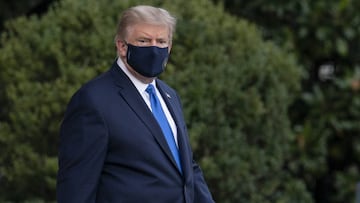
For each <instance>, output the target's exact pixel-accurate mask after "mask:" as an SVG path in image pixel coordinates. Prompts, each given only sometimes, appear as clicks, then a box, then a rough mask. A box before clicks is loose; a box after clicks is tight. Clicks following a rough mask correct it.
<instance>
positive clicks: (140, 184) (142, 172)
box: [57, 63, 214, 203]
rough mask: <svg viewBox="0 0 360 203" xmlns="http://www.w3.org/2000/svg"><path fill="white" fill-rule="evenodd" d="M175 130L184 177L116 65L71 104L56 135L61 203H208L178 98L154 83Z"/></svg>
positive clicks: (210, 200) (75, 95) (163, 140)
mask: <svg viewBox="0 0 360 203" xmlns="http://www.w3.org/2000/svg"><path fill="white" fill-rule="evenodd" d="M156 84H157V88H158V89H159V91H160V92H161V94H162V97H163V99H164V100H165V102H166V104H167V106H168V108H169V111H170V112H171V115H172V117H173V118H174V121H175V123H176V126H177V134H178V143H179V152H180V156H181V163H182V167H183V168H182V170H183V174H181V173H180V172H179V170H178V169H177V167H176V163H175V160H174V159H173V158H172V155H171V152H170V149H169V147H168V145H167V143H166V140H165V138H164V136H163V134H162V131H161V128H160V127H159V125H158V124H157V122H156V120H155V118H154V117H153V115H152V113H151V111H150V109H149V108H148V106H147V105H146V103H145V102H144V100H143V98H142V97H141V95H140V94H139V93H138V91H137V89H136V87H135V86H134V85H133V83H132V82H131V81H130V79H129V78H128V77H127V76H126V74H125V73H124V72H123V71H122V70H121V68H120V67H119V66H118V65H117V63H114V64H113V66H112V67H111V69H110V70H109V71H107V72H105V73H104V74H102V75H100V76H98V77H96V78H95V79H93V80H91V81H90V82H88V83H87V84H85V85H83V86H82V87H81V88H80V89H79V90H78V91H77V92H76V93H75V94H74V96H73V97H72V98H71V100H70V102H69V104H68V107H67V110H66V113H65V116H64V120H63V122H62V125H61V129H60V144H59V171H58V177H57V200H58V202H59V203H82V202H84V203H95V202H97V203H107V202H114V203H147V202H154V203H210V202H214V201H213V199H212V197H211V194H210V192H209V190H208V187H207V185H206V183H205V181H204V178H203V174H202V172H201V169H200V167H199V166H198V165H197V164H196V163H195V162H194V161H193V156H192V150H191V148H190V143H189V139H188V133H187V129H186V125H185V121H184V118H183V113H182V106H181V103H180V99H179V97H178V95H177V93H176V92H175V91H174V90H173V89H172V88H170V87H169V86H168V85H166V84H165V83H164V82H163V81H161V80H159V79H157V81H156Z"/></svg>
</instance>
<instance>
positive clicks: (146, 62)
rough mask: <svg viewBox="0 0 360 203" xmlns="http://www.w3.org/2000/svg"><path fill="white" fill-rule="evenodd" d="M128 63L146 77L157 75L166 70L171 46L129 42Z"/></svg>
mask: <svg viewBox="0 0 360 203" xmlns="http://www.w3.org/2000/svg"><path fill="white" fill-rule="evenodd" d="M127 47H128V48H127V53H126V59H127V63H128V64H129V65H130V66H131V67H132V68H133V69H134V70H135V71H136V72H138V73H140V74H141V75H142V76H145V77H156V76H158V75H160V73H162V72H163V71H164V70H165V66H166V63H167V60H168V58H169V48H168V47H165V48H160V47H157V46H146V47H139V46H134V45H131V44H127Z"/></svg>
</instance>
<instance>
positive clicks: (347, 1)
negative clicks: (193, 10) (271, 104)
mask: <svg viewBox="0 0 360 203" xmlns="http://www.w3.org/2000/svg"><path fill="white" fill-rule="evenodd" d="M214 1H215V2H218V3H219V2H221V3H222V4H223V5H224V7H225V8H226V10H227V11H228V12H230V13H232V14H234V15H236V16H239V17H241V18H246V19H248V20H249V21H251V22H254V23H256V24H257V25H258V26H260V27H261V30H262V33H263V36H264V38H266V39H271V40H272V41H274V42H276V43H277V44H279V45H281V46H283V47H286V48H287V49H289V50H291V51H292V52H293V53H295V54H296V56H297V58H298V59H299V63H300V64H301V65H302V66H303V67H304V68H305V70H306V73H307V74H306V75H304V76H306V77H304V78H303V79H302V90H301V92H302V93H301V94H299V95H298V97H297V98H296V100H295V102H294V103H293V104H292V105H291V108H290V111H289V114H290V119H291V123H292V126H293V129H294V131H295V132H296V133H297V142H296V143H295V146H294V147H293V150H294V152H293V153H294V154H293V159H292V160H297V161H296V162H292V163H291V164H290V165H289V167H290V168H291V169H292V170H293V172H294V173H295V174H298V175H299V177H302V179H303V180H305V181H306V185H307V188H308V189H309V190H310V191H312V194H313V196H314V199H315V200H316V202H353V201H354V198H355V186H356V183H357V182H358V181H359V179H360V176H359V172H360V171H359V168H360V160H359V158H358V157H359V152H360V151H359V148H360V140H359V135H360V108H359V105H360V94H359V91H360V60H359V59H360V15H359V12H358V10H359V8H360V1H354V0H338V1H326V0H318V1H307V0H306V1H284V0H275V1H263V0H255V1H231V0H214ZM324 72H325V73H326V72H327V73H328V75H325V77H324V75H323V73H324Z"/></svg>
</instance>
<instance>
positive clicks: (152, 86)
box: [145, 84, 156, 95]
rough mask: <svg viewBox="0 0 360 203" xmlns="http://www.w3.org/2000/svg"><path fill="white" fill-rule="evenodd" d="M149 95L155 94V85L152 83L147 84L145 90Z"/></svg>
mask: <svg viewBox="0 0 360 203" xmlns="http://www.w3.org/2000/svg"><path fill="white" fill-rule="evenodd" d="M145 91H146V92H147V93H149V95H151V94H154V95H155V93H156V92H155V87H154V85H152V84H149V85H148V86H147V88H146V90H145Z"/></svg>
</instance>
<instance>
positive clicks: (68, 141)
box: [57, 90, 108, 203]
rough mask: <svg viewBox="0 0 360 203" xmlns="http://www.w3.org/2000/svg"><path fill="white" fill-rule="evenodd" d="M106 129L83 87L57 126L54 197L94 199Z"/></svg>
mask: <svg viewBox="0 0 360 203" xmlns="http://www.w3.org/2000/svg"><path fill="white" fill-rule="evenodd" d="M107 137H108V136H107V129H106V126H105V123H104V121H103V119H102V117H101V115H100V113H99V112H98V111H97V110H96V108H95V105H94V104H93V102H92V99H91V98H90V97H89V96H88V94H87V93H86V91H84V90H80V91H79V92H77V93H76V94H75V95H74V96H73V98H72V99H71V101H70V102H69V105H68V109H67V111H66V113H65V117H64V120H63V123H62V125H61V128H60V142H59V155H58V159H59V171H58V177H57V200H58V202H59V203H82V202H86V203H93V202H95V201H96V191H97V185H98V182H99V177H100V174H101V170H102V167H103V163H104V160H105V156H106V150H107Z"/></svg>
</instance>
